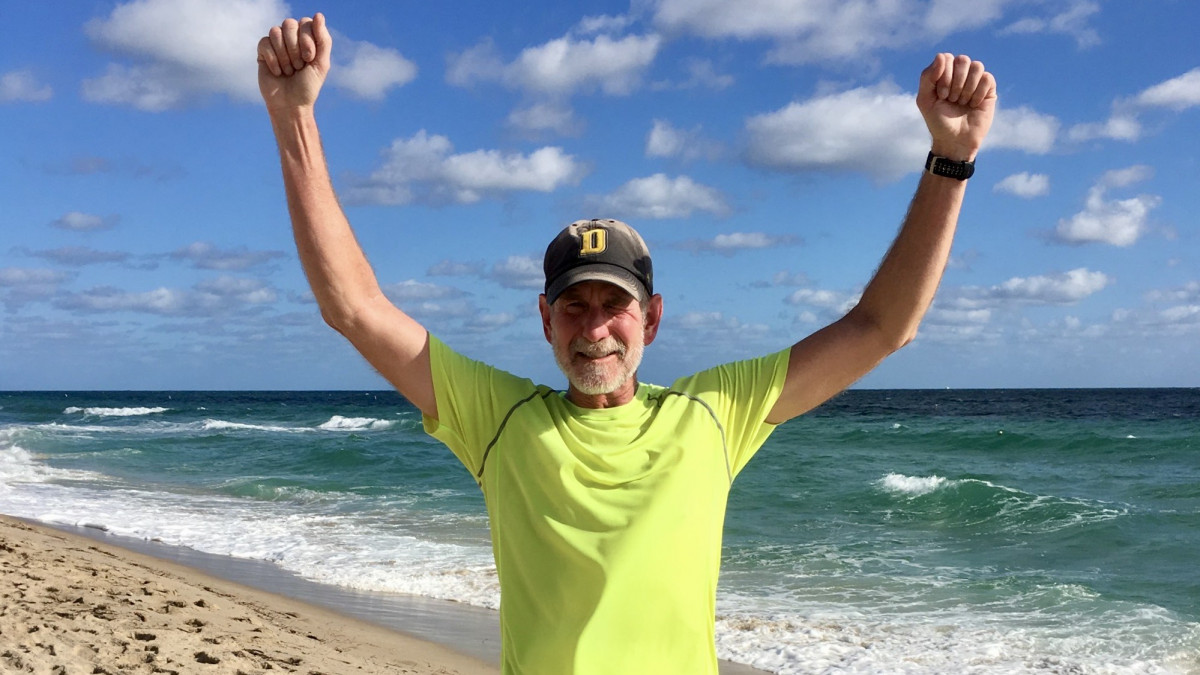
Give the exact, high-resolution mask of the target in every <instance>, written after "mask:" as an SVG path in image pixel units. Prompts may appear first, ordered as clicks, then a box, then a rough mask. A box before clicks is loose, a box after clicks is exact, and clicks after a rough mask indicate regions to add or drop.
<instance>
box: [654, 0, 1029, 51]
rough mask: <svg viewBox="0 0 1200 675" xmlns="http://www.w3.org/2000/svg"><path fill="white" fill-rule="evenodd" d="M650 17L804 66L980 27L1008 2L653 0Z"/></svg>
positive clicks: (676, 29)
mask: <svg viewBox="0 0 1200 675" xmlns="http://www.w3.org/2000/svg"><path fill="white" fill-rule="evenodd" d="M650 4H651V5H652V11H653V20H654V22H655V24H656V25H658V26H659V27H661V28H662V29H663V30H665V31H668V32H682V33H690V34H694V35H700V36H703V37H707V38H732V39H737V40H753V39H763V40H769V41H771V42H772V43H773V44H774V47H773V49H772V50H771V52H770V53H769V54H768V57H767V58H768V60H770V61H774V62H778V63H805V62H811V61H820V60H834V59H840V58H844V57H848V56H850V57H855V58H861V57H862V56H863V55H864V54H870V53H872V52H874V51H876V50H878V49H882V48H892V47H898V46H903V45H908V44H915V43H919V42H925V41H929V40H931V39H936V38H939V37H942V36H945V35H948V34H950V33H952V32H955V31H961V30H969V29H972V28H978V27H980V26H983V25H986V24H988V23H990V22H992V21H994V20H995V19H996V18H998V17H999V16H1000V15H1001V12H1002V10H1003V8H1004V6H1005V5H1007V4H1012V3H1011V0H976V1H975V2H972V3H962V2H957V1H955V0H934V1H933V2H932V3H928V2H920V1H918V0H855V1H854V2H836V1H833V0H809V1H804V2H797V1H793V2H787V1H781V0H741V1H740V2H728V1H727V0H657V1H655V2H651V3H650Z"/></svg>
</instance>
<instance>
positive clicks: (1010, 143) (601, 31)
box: [0, 0, 1200, 389]
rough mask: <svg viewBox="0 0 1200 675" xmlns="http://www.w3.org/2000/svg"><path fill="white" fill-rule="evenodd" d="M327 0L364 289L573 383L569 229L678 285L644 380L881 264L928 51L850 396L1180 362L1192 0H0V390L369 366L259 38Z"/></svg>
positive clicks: (1132, 374)
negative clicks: (979, 73)
mask: <svg viewBox="0 0 1200 675" xmlns="http://www.w3.org/2000/svg"><path fill="white" fill-rule="evenodd" d="M318 10H320V11H324V12H325V13H326V16H327V17H328V20H329V25H330V27H331V29H332V30H333V31H334V35H335V42H334V52H333V56H334V65H335V67H334V71H333V73H332V75H331V78H330V81H329V83H328V84H327V87H326V90H325V91H324V92H323V94H322V97H321V100H320V101H319V102H318V119H319V120H320V122H321V124H322V130H323V137H324V143H325V147H326V150H327V153H328V155H329V162H330V169H331V171H332V174H333V176H334V181H335V185H336V187H337V189H338V191H339V193H340V195H341V198H342V201H343V203H344V206H345V208H346V211H347V214H348V216H349V218H350V220H351V222H352V223H353V225H354V227H355V230H356V232H357V234H358V236H359V239H360V241H361V242H362V244H363V246H364V248H365V249H366V251H367V254H368V256H369V257H370V259H371V261H372V263H373V264H374V266H375V268H376V272H377V273H378V275H379V278H380V281H381V283H382V284H383V285H384V286H385V288H386V289H387V292H388V294H389V296H390V297H392V298H393V299H394V300H395V301H396V302H397V303H398V304H399V305H400V306H401V307H403V308H405V309H406V310H407V311H409V312H410V313H411V314H413V315H414V316H416V317H417V318H418V319H419V320H421V321H422V322H423V323H424V324H425V325H426V326H427V327H428V328H430V329H431V330H432V331H433V332H434V333H435V334H437V335H439V336H440V337H442V338H443V339H444V340H446V341H447V342H448V343H450V344H451V345H453V346H455V347H457V348H459V349H460V350H462V351H464V352H466V353H468V354H470V355H472V356H475V357H478V358H483V359H486V360H489V361H491V362H493V363H496V364H497V365H500V366H502V367H505V368H507V369H509V370H512V371H514V372H517V373H520V374H523V375H527V376H529V377H533V378H534V379H537V380H539V381H544V382H547V383H549V384H551V385H554V386H561V385H562V377H561V375H559V374H558V372H557V370H556V369H555V366H554V364H553V360H552V358H551V354H550V351H549V347H548V346H547V345H546V344H545V341H544V339H543V338H542V335H541V331H540V326H539V322H538V319H537V313H536V294H537V293H538V291H539V289H540V286H541V283H542V281H541V273H540V264H541V263H540V261H541V253H542V251H543V250H544V247H545V245H546V243H547V242H548V241H549V240H550V238H551V237H553V235H554V234H555V233H556V232H557V231H558V229H559V228H561V227H562V226H563V225H565V224H567V223H569V222H571V221H572V220H575V219H578V218H584V217H615V218H621V219H623V220H626V221H628V222H630V223H631V224H633V225H634V226H635V227H637V228H638V229H639V230H640V231H641V232H642V234H643V236H644V237H645V238H646V240H647V241H648V242H649V244H650V246H651V249H652V251H653V252H654V258H655V267H656V281H657V287H658V288H657V290H659V291H660V292H661V293H662V294H663V296H664V299H665V303H666V319H665V322H664V326H663V330H662V332H661V333H660V335H659V340H658V341H657V342H656V343H655V344H654V345H652V346H651V347H650V348H649V349H648V351H647V356H646V362H645V364H644V366H643V370H642V379H644V380H648V381H659V382H662V381H669V380H670V379H672V378H674V377H676V376H678V375H681V374H685V373H687V372H690V371H693V370H695V369H698V368H701V367H706V366H709V365H713V364H716V363H719V362H722V361H726V360H730V359H734V358H742V357H747V356H754V355H758V354H762V353H766V352H768V351H773V350H776V349H781V348H783V347H785V346H787V345H789V344H791V343H792V342H794V341H795V340H797V339H799V338H801V337H803V336H804V335H807V334H808V333H810V332H812V331H813V330H816V329H817V328H819V327H821V326H823V325H825V324H826V323H828V322H830V321H832V320H834V319H836V318H837V317H838V316H840V314H841V313H843V312H844V311H845V310H846V308H847V307H848V306H849V305H850V304H851V303H853V301H854V299H855V298H856V296H857V294H858V293H859V292H860V291H861V289H862V286H863V284H865V283H866V281H867V280H868V279H869V278H870V275H871V273H872V272H873V270H874V269H875V266H876V265H877V264H878V261H879V259H880V258H881V257H882V255H883V253H884V252H885V251H886V248H887V246H888V244H889V243H890V241H891V239H892V237H893V235H894V233H895V231H896V229H897V227H898V226H899V223H900V221H901V219H902V217H903V214H904V211H905V209H906V207H907V204H908V200H909V198H910V197H911V194H912V191H913V189H914V187H915V185H916V181H917V178H918V176H919V171H920V169H921V166H922V163H923V160H924V157H925V152H926V151H927V150H928V137H927V134H926V132H925V130H924V127H923V125H922V123H921V121H920V117H919V115H918V113H917V111H916V108H915V106H914V105H913V103H912V95H913V92H914V91H915V86H916V82H917V78H918V75H919V73H920V71H921V69H922V68H923V67H924V66H925V65H926V64H927V63H928V62H929V61H930V60H931V58H932V56H933V54H934V53H936V52H939V51H951V52H955V53H968V54H970V55H972V56H973V57H975V58H978V59H980V60H982V61H984V63H985V64H987V66H988V68H989V70H991V71H992V72H993V73H994V74H995V75H996V78H997V81H998V89H999V95H1000V110H999V112H998V113H997V119H996V123H995V125H994V126H993V130H992V134H991V136H990V138H989V143H988V145H987V146H986V147H985V148H984V151H983V152H982V153H981V155H980V157H979V160H978V169H977V172H976V175H975V178H973V179H972V180H971V185H970V189H969V191H968V196H967V202H966V206H965V208H964V212H963V216H962V218H961V220H960V230H959V235H958V238H957V240H956V242H955V246H954V251H953V254H952V260H951V264H950V267H949V269H948V270H947V272H946V276H945V279H944V280H943V283H942V286H941V289H940V291H939V294H938V297H937V299H936V301H935V303H934V306H933V308H932V310H931V311H930V314H929V315H928V316H927V318H926V320H925V322H924V323H923V325H922V328H921V331H920V333H919V335H918V338H917V340H916V341H915V342H914V343H913V344H912V345H910V346H909V347H907V348H905V349H904V350H902V351H901V352H900V353H898V354H896V355H894V356H893V357H892V358H891V359H889V360H888V361H887V362H885V363H884V364H883V365H882V366H881V367H880V368H879V369H877V370H876V371H875V372H874V373H872V374H871V375H869V376H868V377H867V378H866V379H864V380H863V381H862V382H861V383H860V384H859V385H858V386H863V387H877V388H878V387H934V388H941V387H1067V386H1085V387H1086V386H1092V387H1127V386H1198V385H1200V348H1198V347H1197V345H1200V220H1198V219H1200V216H1197V213H1200V190H1198V189H1197V186H1198V185H1200V166H1198V159H1200V141H1198V139H1200V47H1198V46H1197V44H1196V41H1195V35H1194V33H1195V27H1196V26H1197V25H1200V3H1196V2H1192V1H1191V0H1174V1H1173V0H1149V1H1146V2H1136V3H1134V2H1124V1H1120V2H1118V1H1116V0H1111V1H1100V0H978V1H976V2H969V3H968V2H956V1H953V0H932V1H929V0H926V1H919V0H853V1H850V0H847V1H843V2H835V1H833V0H792V1H790V2H789V1H787V0H740V1H739V2H727V1H723V0H633V2H632V4H630V3H623V2H595V3H587V4H586V8H585V9H580V8H579V6H577V5H574V4H572V3H560V2H543V1H541V0H530V1H527V2H522V3H498V2H470V1H463V2H455V3H431V2H421V3H417V2H339V3H330V4H328V5H315V4H309V3H300V2H292V3H287V2H282V1H280V0H238V1H236V2H233V1H217V0H203V1H201V0H137V1H132V2H104V1H94V2H73V3H59V2H45V3H31V2H16V1H13V0H2V1H0V16H3V17H4V19H5V21H4V23H5V25H6V26H7V27H8V30H6V31H5V34H6V35H5V46H4V49H3V51H2V53H0V123H2V125H0V126H2V128H3V129H4V131H5V141H4V148H5V149H4V152H3V153H0V184H2V185H3V188H2V189H0V194H2V197H0V205H2V208H0V304H2V305H3V311H0V389H290V388H302V389H313V388H315V389H321V388H328V389H344V388H345V389H356V388H363V389H378V388H382V387H384V386H386V385H385V383H384V382H383V381H382V379H380V378H379V377H378V376H377V375H375V374H374V373H373V372H371V370H370V369H369V368H368V367H367V366H365V365H364V364H363V362H362V361H361V359H359V357H358V356H357V355H356V354H355V353H354V352H353V350H352V349H351V348H350V347H349V346H348V344H346V343H344V342H343V341H342V339H341V338H340V337H339V336H337V335H336V334H335V333H333V331H331V330H329V329H328V328H326V327H325V326H324V324H323V323H322V322H321V321H320V318H319V316H318V312H317V308H316V305H315V304H314V303H313V301H312V296H311V294H310V293H309V292H308V290H307V287H306V284H305V282H304V278H303V274H302V272H301V270H300V267H299V262H298V260H297V258H296V255H295V252H294V250H293V247H292V242H291V234H290V229H289V224H288V220H287V214H286V207H285V203H284V198H283V191H282V186H281V180H280V176H279V168H278V163H277V156H276V151H275V148H274V140H273V138H272V136H271V133H270V127H269V124H268V121H267V118H266V114H265V112H264V111H263V109H262V106H261V103H260V102H259V100H258V94H257V86H256V81H255V72H256V65H255V45H256V43H257V40H258V38H259V37H260V36H262V35H263V34H265V32H266V31H267V30H268V28H269V27H270V25H271V24H272V23H278V21H279V20H280V19H281V18H283V17H284V16H301V15H305V14H311V13H312V12H314V11H318Z"/></svg>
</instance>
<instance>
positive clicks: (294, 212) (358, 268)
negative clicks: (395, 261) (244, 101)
mask: <svg viewBox="0 0 1200 675" xmlns="http://www.w3.org/2000/svg"><path fill="white" fill-rule="evenodd" d="M271 125H272V128H273V129H274V131H275V139H276V141H277V143H278V145H279V155H280V162H281V165H282V168H283V182H284V188H285V190H286V192H287V202H288V211H289V213H290V214H291V219H292V232H293V235H294V237H295V240H296V250H297V251H298V253H299V255H300V262H301V264H302V265H303V267H304V272H305V275H306V276H307V277H308V282H309V285H310V287H311V288H312V291H313V295H314V296H315V297H316V300H317V303H318V305H319V306H320V308H321V313H322V315H323V316H324V317H325V319H326V321H328V322H329V323H330V325H332V326H334V327H335V328H338V329H339V330H341V328H342V326H343V325H344V324H345V323H346V322H347V321H349V320H352V318H353V317H354V316H355V314H356V313H357V312H358V308H359V307H361V306H362V305H363V304H364V303H366V302H369V301H371V300H373V299H376V298H378V297H379V296H380V295H381V291H380V289H379V284H378V281H377V280H376V278H375V274H374V272H373V271H372V269H371V266H370V263H368V261H367V258H366V256H365V255H364V254H363V251H362V248H361V247H360V246H359V244H358V241H357V240H356V239H355V237H354V232H353V231H352V230H351V228H350V223H349V221H347V219H346V216H345V214H344V213H343V211H342V208H341V205H340V204H339V203H338V200H337V195H336V193H335V192H334V190H333V184H332V181H331V179H330V176H329V170H328V168H327V166H326V162H325V154H324V151H323V149H322V147H321V139H320V133H319V131H318V128H317V123H316V119H315V117H314V116H313V111H312V108H310V107H307V108H296V109H292V110H288V111H285V112H277V113H274V114H272V115H271Z"/></svg>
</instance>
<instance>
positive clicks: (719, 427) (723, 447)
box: [658, 390, 733, 485]
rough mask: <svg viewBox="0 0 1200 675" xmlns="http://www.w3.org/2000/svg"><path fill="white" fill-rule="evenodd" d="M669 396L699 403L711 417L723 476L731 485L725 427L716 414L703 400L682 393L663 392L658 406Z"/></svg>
mask: <svg viewBox="0 0 1200 675" xmlns="http://www.w3.org/2000/svg"><path fill="white" fill-rule="evenodd" d="M670 395H675V396H682V397H684V398H686V399H688V400H690V401H694V402H696V403H699V404H700V405H702V406H704V409H705V410H707V411H708V415H709V417H712V421H713V424H715V425H717V431H720V432H721V454H722V455H724V456H725V475H726V476H727V477H728V478H729V484H730V485H733V468H732V467H730V465H729V444H728V443H726V442H725V427H724V426H722V425H721V420H720V419H718V418H717V414H716V413H715V412H713V409H712V407H711V406H710V405H708V403H707V402H706V401H705V400H704V399H702V398H700V397H698V396H694V395H692V394H688V393H686V392H682V391H674V390H667V391H664V392H663V393H662V394H661V396H660V397H659V399H658V401H659V404H660V405H661V404H662V400H663V397H665V396H670Z"/></svg>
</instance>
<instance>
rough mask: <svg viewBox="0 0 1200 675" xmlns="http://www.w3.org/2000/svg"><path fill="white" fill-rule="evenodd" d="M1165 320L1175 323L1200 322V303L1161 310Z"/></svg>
mask: <svg viewBox="0 0 1200 675" xmlns="http://www.w3.org/2000/svg"><path fill="white" fill-rule="evenodd" d="M1159 316H1161V317H1162V319H1163V321H1165V322H1167V323H1174V324H1190V323H1200V305H1178V306H1176V307H1168V308H1167V309H1164V310H1162V311H1161V312H1159Z"/></svg>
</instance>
